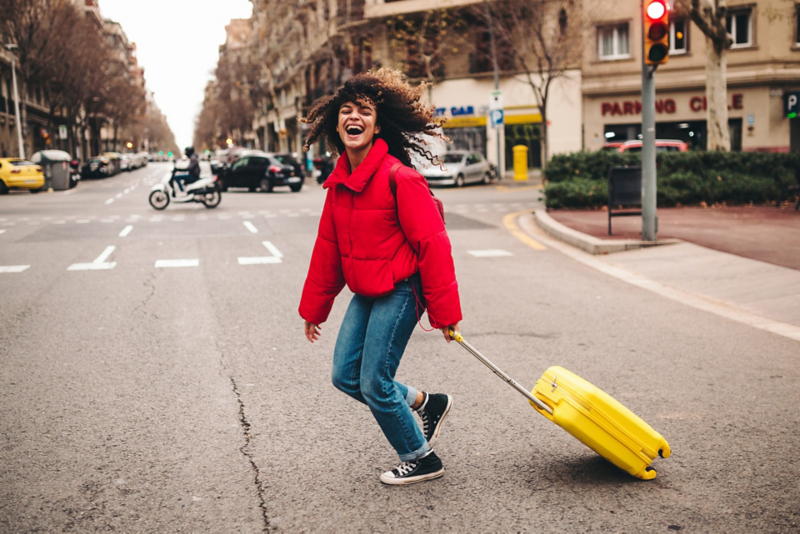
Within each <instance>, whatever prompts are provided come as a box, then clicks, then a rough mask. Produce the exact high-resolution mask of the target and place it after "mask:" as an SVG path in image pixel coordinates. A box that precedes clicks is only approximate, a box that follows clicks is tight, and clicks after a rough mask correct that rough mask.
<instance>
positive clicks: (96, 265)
mask: <svg viewBox="0 0 800 534" xmlns="http://www.w3.org/2000/svg"><path fill="white" fill-rule="evenodd" d="M116 248H117V247H115V246H114V245H110V246H107V247H106V249H105V250H104V251H103V252H102V254H100V255H99V256H97V258H95V260H94V261H93V262H92V263H73V264H72V265H70V266H69V267H67V270H68V271H100V270H104V269H113V268H114V267H115V266H116V265H117V263H116V262H113V261H112V262H107V261H106V260H107V259H108V257H109V256H111V253H112V252H114V250H115V249H116Z"/></svg>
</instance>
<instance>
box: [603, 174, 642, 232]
mask: <svg viewBox="0 0 800 534" xmlns="http://www.w3.org/2000/svg"><path fill="white" fill-rule="evenodd" d="M615 208H617V211H614V209H615ZM632 208H638V209H633V210H632ZM641 214H642V168H641V167H611V169H609V171H608V235H611V218H612V217H630V216H632V215H641Z"/></svg>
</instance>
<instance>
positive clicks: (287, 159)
mask: <svg viewBox="0 0 800 534" xmlns="http://www.w3.org/2000/svg"><path fill="white" fill-rule="evenodd" d="M272 155H273V156H275V159H277V160H278V161H280V162H281V163H282V164H283V165H291V166H292V167H293V168H294V173H295V175H296V176H300V177H305V174H306V173H305V172H303V166H302V165H300V163H298V162H297V158H295V157H294V154H289V153H286V154H272Z"/></svg>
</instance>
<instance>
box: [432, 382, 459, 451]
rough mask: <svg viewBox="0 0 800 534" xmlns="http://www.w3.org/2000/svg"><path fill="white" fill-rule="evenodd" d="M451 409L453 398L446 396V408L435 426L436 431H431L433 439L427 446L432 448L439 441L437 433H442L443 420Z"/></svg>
mask: <svg viewBox="0 0 800 534" xmlns="http://www.w3.org/2000/svg"><path fill="white" fill-rule="evenodd" d="M452 407H453V397H451V396H450V395H448V396H447V406H445V408H444V413H443V414H442V418H441V419H439V424H438V425H436V430H434V431H433V437H432V438H431V439H430V441H428V446H429V447H433V444H434V443H436V440H437V439H439V432H441V431H442V425H443V424H444V420H445V419H446V418H447V414H449V413H450V408H452Z"/></svg>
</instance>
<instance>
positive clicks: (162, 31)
mask: <svg viewBox="0 0 800 534" xmlns="http://www.w3.org/2000/svg"><path fill="white" fill-rule="evenodd" d="M99 4H100V11H101V13H102V14H103V17H105V18H107V19H112V20H114V21H116V22H119V23H120V24H122V29H123V30H125V33H126V34H127V35H128V39H129V40H130V41H133V42H135V43H136V46H137V51H138V58H139V65H140V66H142V67H144V77H145V80H146V82H147V88H148V89H149V90H150V91H153V92H154V93H155V97H156V103H158V107H160V108H161V111H162V112H163V113H164V114H165V115H166V116H167V120H168V121H169V125H170V127H171V128H172V131H173V133H174V134H175V139H176V141H177V142H178V146H180V147H181V149H183V147H186V146H189V145H190V144H191V142H192V135H193V133H194V120H195V118H196V117H197V114H198V113H199V112H200V106H201V105H202V103H203V89H204V88H205V86H206V82H207V81H208V80H209V79H211V77H212V75H211V71H212V70H213V69H214V67H216V65H217V58H218V56H219V45H221V44H223V43H224V42H225V25H226V24H228V22H229V21H230V19H236V18H249V17H250V14H251V13H252V10H253V4H251V3H250V1H249V0H137V1H136V2H132V1H131V0H100V2H99Z"/></svg>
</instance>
